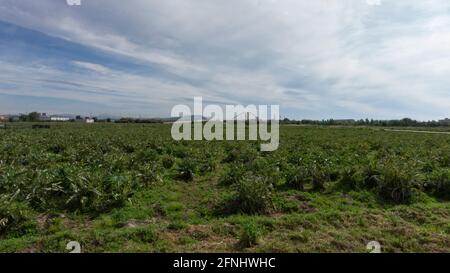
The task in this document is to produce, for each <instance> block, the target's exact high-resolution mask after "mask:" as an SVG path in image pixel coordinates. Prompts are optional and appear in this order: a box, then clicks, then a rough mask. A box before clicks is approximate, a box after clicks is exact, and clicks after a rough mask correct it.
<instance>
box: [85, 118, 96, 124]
mask: <svg viewBox="0 0 450 273" xmlns="http://www.w3.org/2000/svg"><path fill="white" fill-rule="evenodd" d="M85 121H86V123H95V119H93V118H86V120H85Z"/></svg>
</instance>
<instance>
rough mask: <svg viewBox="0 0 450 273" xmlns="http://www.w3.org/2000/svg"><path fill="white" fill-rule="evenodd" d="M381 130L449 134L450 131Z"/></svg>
mask: <svg viewBox="0 0 450 273" xmlns="http://www.w3.org/2000/svg"><path fill="white" fill-rule="evenodd" d="M383 131H387V132H408V133H423V134H443V135H450V132H442V131H419V130H400V129H383Z"/></svg>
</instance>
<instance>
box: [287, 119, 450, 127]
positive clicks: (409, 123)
mask: <svg viewBox="0 0 450 273" xmlns="http://www.w3.org/2000/svg"><path fill="white" fill-rule="evenodd" d="M281 123H282V124H305V125H324V126H331V125H341V126H345V125H356V126H380V127H441V126H450V120H449V119H446V120H441V121H436V120H431V121H417V120H413V119H410V118H404V119H393V120H374V119H360V120H354V119H345V120H338V119H324V120H310V119H303V120H290V119H288V118H285V119H283V120H281Z"/></svg>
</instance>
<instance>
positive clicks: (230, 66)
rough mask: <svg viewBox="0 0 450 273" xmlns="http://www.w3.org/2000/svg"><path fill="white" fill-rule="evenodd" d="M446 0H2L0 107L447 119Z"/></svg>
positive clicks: (449, 50) (449, 46)
mask: <svg viewBox="0 0 450 273" xmlns="http://www.w3.org/2000/svg"><path fill="white" fill-rule="evenodd" d="M449 89H450V1H448V0H432V1H431V0H430V1H426V0H391V1H388V0H381V1H377V0H339V1H338V0H335V1H333V0H314V1H310V0H227V1H224V0H178V1H177V0H164V1H161V0H127V1H122V0H82V5H81V6H79V7H77V6H68V5H67V4H66V1H65V0H39V1H34V0H33V1H32V0H21V1H18V0H0V113H7V112H27V111H33V110H38V111H46V112H54V113H82V114H86V113H94V114H100V113H110V114H115V115H131V116H139V115H142V116H168V115H169V114H170V110H171V108H172V106H173V105H175V104H177V103H187V102H191V101H192V99H193V97H194V96H203V97H204V99H205V100H206V101H207V102H210V103H221V104H227V103H228V104H229V103H233V104H236V103H241V104H261V103H264V104H279V105H280V107H281V112H282V115H285V116H288V117H291V118H315V119H321V118H366V117H368V118H381V119H383V118H402V117H412V118H416V119H420V120H428V119H441V118H444V117H446V116H450V110H449V109H450V92H449Z"/></svg>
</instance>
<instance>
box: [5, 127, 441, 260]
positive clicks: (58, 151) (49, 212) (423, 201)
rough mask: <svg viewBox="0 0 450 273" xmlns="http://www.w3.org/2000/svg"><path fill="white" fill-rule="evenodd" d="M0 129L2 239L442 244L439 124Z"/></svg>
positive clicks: (138, 246) (47, 248)
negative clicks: (249, 133)
mask: <svg viewBox="0 0 450 273" xmlns="http://www.w3.org/2000/svg"><path fill="white" fill-rule="evenodd" d="M30 127H31V126H29V125H27V124H25V125H24V126H21V127H17V128H16V129H0V252H67V250H66V249H65V248H66V244H67V243H68V242H69V241H74V240H75V241H78V242H80V243H81V246H82V251H83V252H367V250H366V245H367V243H368V242H370V241H373V240H375V241H378V242H380V244H381V246H382V251H383V252H450V135H446V134H426V133H414V132H392V131H382V130H374V129H371V128H351V127H347V128H345V127H343V128H328V127H323V128H321V127H308V126H282V127H281V130H280V139H281V143H280V148H279V149H278V150H277V151H276V152H260V151H259V150H258V149H259V147H260V145H259V143H257V142H250V141H248V142H247V141H240V142H238V141H232V142H226V141H212V142H207V141H185V142H175V141H173V140H172V139H171V136H170V125H158V124H155V125H149V124H145V125H141V124H126V125H122V124H95V125H71V124H67V125H58V126H53V125H52V128H51V129H34V130H33V129H31V128H30Z"/></svg>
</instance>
